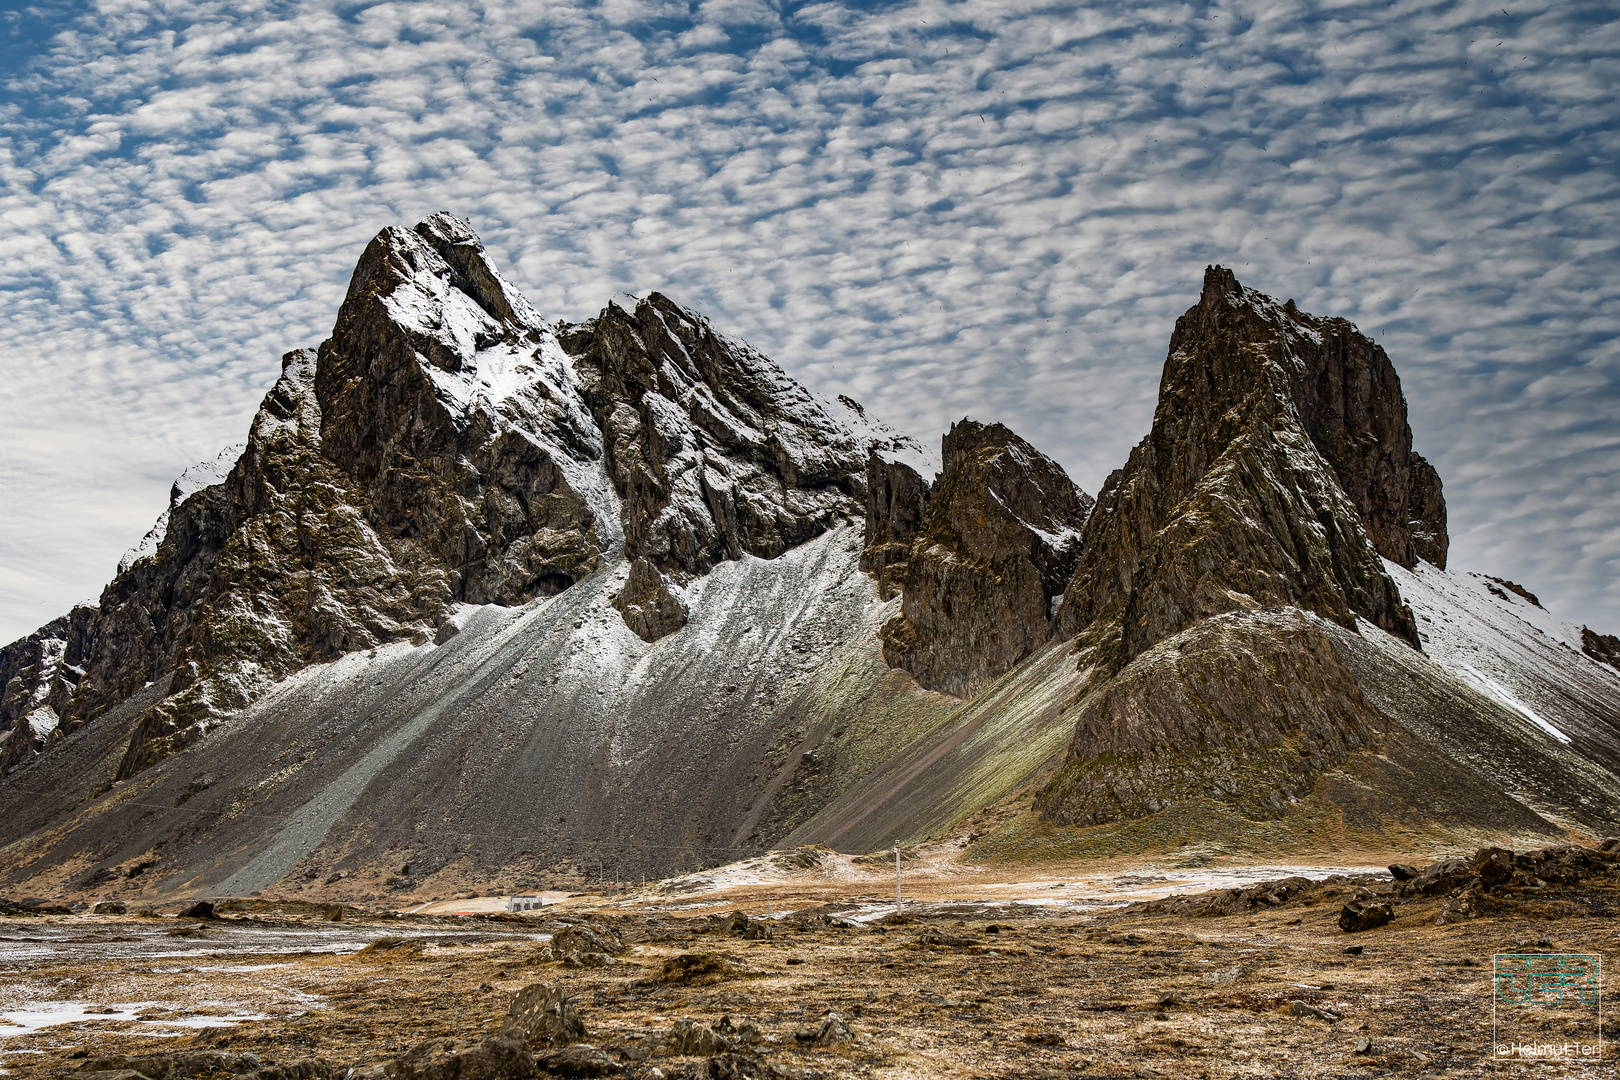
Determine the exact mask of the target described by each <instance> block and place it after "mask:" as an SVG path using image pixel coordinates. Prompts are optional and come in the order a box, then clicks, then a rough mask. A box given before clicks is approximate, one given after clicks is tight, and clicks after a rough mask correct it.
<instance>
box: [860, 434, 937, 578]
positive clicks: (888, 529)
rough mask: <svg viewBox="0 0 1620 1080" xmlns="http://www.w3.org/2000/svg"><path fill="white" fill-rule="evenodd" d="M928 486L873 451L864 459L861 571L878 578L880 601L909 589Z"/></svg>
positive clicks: (915, 474)
mask: <svg viewBox="0 0 1620 1080" xmlns="http://www.w3.org/2000/svg"><path fill="white" fill-rule="evenodd" d="M928 488H929V481H928V480H925V479H924V478H923V477H922V475H921V474H920V473H918V472H917V470H916V469H914V468H912V467H911V466H910V465H908V464H906V463H905V462H904V461H898V460H895V459H894V457H893V456H892V455H888V454H884V453H881V452H879V451H877V450H873V451H872V452H871V453H870V454H868V455H867V458H866V535H865V544H864V546H863V549H862V552H861V569H862V570H865V571H867V572H868V573H870V574H872V575H873V576H874V577H876V578H877V583H878V597H879V598H880V599H883V600H888V599H891V598H892V597H895V596H898V595H899V594H900V591H901V590H902V589H904V588H905V585H906V581H907V579H908V576H909V573H910V571H909V567H910V563H911V545H912V543H913V541H915V540H916V539H917V534H918V533H919V532H921V531H922V524H923V519H924V518H925V517H926V516H927V514H928Z"/></svg>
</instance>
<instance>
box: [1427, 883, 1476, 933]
mask: <svg viewBox="0 0 1620 1080" xmlns="http://www.w3.org/2000/svg"><path fill="white" fill-rule="evenodd" d="M1482 901H1483V897H1481V896H1480V895H1479V893H1477V892H1475V891H1474V890H1473V889H1464V890H1463V891H1462V892H1460V893H1458V894H1457V895H1456V896H1453V897H1450V898H1448V899H1447V900H1446V902H1445V904H1444V905H1442V906H1441V908H1440V913H1439V914H1438V915H1436V916H1435V917H1434V925H1436V926H1445V925H1447V924H1448V923H1458V922H1466V921H1467V920H1469V919H1477V918H1478V917H1479V916H1480V915H1481V914H1483V911H1482Z"/></svg>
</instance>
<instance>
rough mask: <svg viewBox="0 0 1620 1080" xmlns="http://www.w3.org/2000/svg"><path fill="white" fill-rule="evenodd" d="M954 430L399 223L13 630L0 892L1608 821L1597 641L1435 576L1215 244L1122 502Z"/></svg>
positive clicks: (1314, 328)
mask: <svg viewBox="0 0 1620 1080" xmlns="http://www.w3.org/2000/svg"><path fill="white" fill-rule="evenodd" d="M941 450H942V452H941V453H940V454H937V455H936V454H934V453H933V452H931V451H930V450H928V449H926V448H924V447H923V446H921V445H919V444H918V443H917V442H915V441H914V440H912V439H910V438H909V437H907V436H904V435H902V434H899V433H897V432H894V431H892V430H890V429H888V428H886V427H884V426H883V425H882V424H880V423H878V422H876V421H875V420H873V419H872V418H870V417H868V416H867V415H866V414H865V412H864V410H863V409H862V408H861V407H860V406H859V405H858V404H856V403H854V402H851V401H848V400H847V399H840V400H838V401H826V400H822V399H820V398H818V397H817V396H816V395H814V394H812V393H810V392H809V391H808V390H806V389H805V388H804V387H802V386H800V385H798V384H797V383H795V382H794V381H793V380H792V379H790V378H789V377H787V375H786V374H785V373H783V371H782V370H781V369H780V368H779V367H778V366H777V365H776V364H774V363H773V362H772V361H771V360H769V359H768V358H766V357H764V356H762V355H760V354H759V353H758V352H757V351H755V350H753V349H751V348H750V347H748V346H747V345H745V344H743V343H740V342H736V341H732V340H730V339H727V338H726V337H724V336H723V335H721V334H720V333H718V332H717V331H715V329H714V328H713V327H712V326H710V325H709V323H708V322H707V321H706V320H704V319H703V318H702V317H701V316H699V315H697V314H695V313H693V312H691V311H688V310H686V309H684V308H682V307H680V306H679V305H678V304H676V303H674V302H673V301H671V300H669V299H668V298H667V297H664V296H661V295H659V294H657V293H654V294H651V295H649V296H648V297H647V298H645V299H644V300H641V301H639V302H638V303H636V304H635V305H634V306H633V308H629V309H627V308H624V307H620V306H618V305H617V304H609V305H608V306H607V307H606V308H605V309H604V310H603V311H602V312H601V314H600V315H598V316H597V317H596V318H595V319H592V320H590V321H588V322H586V323H582V324H550V323H547V322H545V321H544V320H543V318H542V317H541V316H540V315H539V314H538V313H537V312H535V311H534V310H533V308H532V307H530V305H529V304H528V303H527V302H526V301H524V300H523V298H522V297H521V296H519V295H518V293H517V292H516V290H515V289H513V288H512V286H511V285H510V284H509V283H508V282H506V281H505V280H504V279H503V278H502V277H501V275H500V273H499V272H498V271H497V269H496V268H495V267H494V266H493V265H492V263H491V262H490V260H489V258H488V255H487V254H486V252H485V251H484V249H483V246H482V244H481V243H480V242H479V241H478V238H477V237H476V236H475V235H474V234H473V231H472V229H471V227H470V226H469V225H468V223H466V222H464V221H461V220H459V219H456V218H453V217H451V216H449V215H445V214H439V215H435V216H434V217H431V218H429V219H428V220H426V221H424V222H422V223H420V224H419V225H417V226H416V227H415V228H414V229H409V230H407V229H401V228H389V229H385V230H383V232H381V233H379V234H378V236H377V237H376V239H375V240H373V241H372V243H371V244H370V245H369V246H368V247H367V249H366V251H365V252H364V253H363V254H362V256H361V258H360V261H359V264H358V266H357V267H356V271H355V274H354V278H353V280H352V282H351V285H350V288H349V291H348V294H347V296H346V297H345V299H344V302H343V304H342V306H341V308H340V310H339V312H338V315H337V319H336V322H335V325H334V328H333V332H332V335H331V337H330V338H329V339H328V340H326V341H325V342H323V343H322V344H321V345H320V347H319V348H318V349H303V350H297V351H294V352H291V353H288V354H287V356H286V357H285V358H284V360H283V366H282V371H281V375H280V378H279V380H278V381H277V383H276V385H275V387H274V388H273V389H272V390H271V391H270V393H269V394H267V395H266V397H265V400H264V403H263V405H262V407H261V408H260V410H259V412H258V414H257V415H256V416H255V417H254V419H253V422H252V425H251V427H250V430H249V433H248V438H247V440H246V442H245V444H244V445H243V446H242V447H241V448H240V449H239V452H227V454H225V455H222V456H221V458H220V459H219V460H218V461H217V462H214V463H211V464H205V466H202V467H199V468H198V469H195V470H188V473H187V475H186V476H185V477H183V478H182V480H181V481H179V482H177V483H176V486H175V488H174V491H173V493H172V497H171V500H170V506H169V508H168V509H167V510H166V511H165V512H164V516H163V517H162V518H160V519H159V524H158V526H157V527H155V528H154V530H153V531H152V533H150V534H148V537H147V538H146V540H144V541H143V543H142V546H141V547H140V548H138V549H136V551H134V552H132V553H131V557H128V558H127V559H126V560H125V561H124V562H123V563H121V565H120V570H119V573H118V575H117V576H116V577H115V578H114V580H113V581H112V582H111V583H110V584H109V585H108V586H107V588H106V590H105V591H104V592H103V594H102V596H101V598H100V600H99V602H98V603H97V604H94V605H82V606H80V607H78V608H75V609H74V611H73V612H71V613H70V614H68V615H66V616H63V617H62V618H61V619H58V620H56V621H55V622H53V623H51V624H49V625H48V626H46V627H44V628H42V629H41V630H40V631H39V632H37V633H36V634H34V635H31V636H30V637H28V638H25V639H23V640H22V641H19V642H16V643H14V644H12V645H10V646H7V647H6V648H5V649H4V650H0V681H3V682H4V685H5V693H4V697H3V698H0V765H3V766H4V767H6V768H7V772H6V773H5V775H4V778H3V779H0V822H3V824H0V844H3V845H5V846H4V851H5V853H6V858H5V860H4V864H3V866H4V869H3V871H0V884H12V885H16V884H20V883H23V882H27V883H29V884H28V887H29V888H30V889H32V890H34V891H40V890H43V889H47V888H56V889H59V890H64V891H72V890H75V889H87V888H98V889H101V890H103V891H105V890H106V889H109V888H114V885H113V884H112V883H113V882H118V883H120V884H118V885H117V888H118V889H123V890H125V891H131V890H136V889H140V888H145V889H148V890H150V891H154V892H165V893H187V894H219V895H226V894H242V893H248V892H253V891H257V890H263V889H268V888H277V889H283V890H298V889H303V890H305V891H309V892H313V893H319V892H320V891H322V890H326V891H329V892H330V891H344V892H346V893H348V894H351V895H353V894H357V891H364V890H371V891H372V892H373V893H374V894H378V895H381V894H383V893H386V892H388V891H390V890H393V891H400V890H416V889H429V890H431V889H440V890H441V891H442V890H443V889H445V888H450V887H452V885H453V884H454V883H456V882H478V883H480V884H483V885H500V884H503V883H504V884H509V885H510V886H511V887H514V888H521V887H531V886H533V885H534V884H537V883H540V882H543V881H546V880H551V879H557V880H577V879H578V878H579V877H581V876H589V875H591V874H595V873H600V872H603V871H605V870H606V869H607V868H608V867H609V866H617V867H619V868H620V869H621V870H623V871H632V870H633V871H636V872H653V873H657V872H664V871H670V870H676V869H685V868H692V867H695V866H699V865H706V864H711V863H714V862H719V861H725V860H728V859H731V858H734V857H737V856H739V855H741V854H746V853H749V852H754V851H758V850H760V849H761V848H763V847H766V846H770V845H777V844H783V843H789V842H811V841H820V842H828V843H835V844H838V845H840V846H844V847H853V848H866V849H871V848H876V847H879V846H882V845H884V844H889V843H893V842H895V841H897V840H913V839H918V838H921V837H924V836H927V835H932V834H935V833H938V832H941V831H943V830H949V829H951V828H954V827H956V826H957V825H958V824H960V823H961V822H962V821H964V820H965V819H966V818H967V817H969V816H970V815H972V814H974V813H976V812H977V811H979V810H981V809H982V808H984V807H986V806H989V805H991V804H993V803H996V802H998V801H999V800H1002V799H1004V798H1006V797H1008V796H1009V795H1011V794H1012V793H1013V792H1016V791H1019V790H1025V789H1027V788H1028V787H1029V785H1030V784H1031V783H1032V782H1034V781H1037V780H1039V784H1040V787H1041V791H1040V794H1039V797H1038V798H1037V799H1036V800H1035V802H1034V804H1033V805H1034V809H1035V811H1036V812H1037V813H1038V814H1040V815H1041V816H1043V817H1044V819H1045V822H1044V824H1043V825H1042V826H1041V828H1042V829H1044V830H1047V832H1042V833H1041V835H1048V834H1049V833H1050V830H1053V829H1055V830H1058V831H1059V832H1062V831H1063V830H1069V832H1068V833H1063V835H1070V834H1071V833H1074V831H1075V830H1084V829H1087V828H1105V829H1106V828H1111V827H1113V826H1114V825H1117V824H1118V823H1121V822H1129V821H1133V820H1140V819H1143V818H1145V817H1153V816H1154V815H1181V818H1178V819H1177V820H1182V819H1185V818H1186V816H1187V815H1188V814H1193V815H1194V816H1195V817H1196V816H1198V815H1203V817H1201V818H1199V820H1205V819H1208V820H1211V821H1213V820H1217V819H1218V820H1223V821H1233V820H1242V821H1247V822H1261V823H1266V822H1282V823H1283V824H1284V825H1288V823H1290V822H1298V821H1303V820H1306V818H1308V817H1310V815H1311V814H1315V815H1317V817H1320V816H1321V815H1322V814H1329V815H1330V816H1331V815H1338V819H1340V820H1342V821H1343V822H1345V823H1346V824H1345V826H1344V827H1345V828H1350V829H1352V830H1360V831H1361V832H1364V833H1367V834H1375V833H1378V832H1379V831H1380V830H1383V829H1393V828H1397V827H1398V828H1400V829H1403V830H1409V829H1411V828H1421V829H1425V830H1428V831H1427V833H1425V835H1428V836H1429V837H1430V838H1431V839H1435V840H1436V841H1437V842H1439V841H1443V840H1444V839H1445V838H1446V837H1461V836H1475V835H1485V834H1492V835H1498V834H1500V835H1506V834H1537V835H1547V834H1552V833H1556V832H1558V831H1559V830H1562V829H1580V830H1588V831H1590V830H1600V829H1606V828H1609V827H1611V825H1612V823H1613V822H1614V819H1615V816H1616V811H1615V810H1614V809H1613V808H1614V807H1615V806H1620V780H1617V779H1616V776H1617V773H1620V757H1617V748H1620V672H1617V671H1616V670H1615V668H1614V667H1613V666H1611V665H1610V664H1608V663H1605V662H1603V658H1604V657H1605V656H1606V655H1608V654H1607V653H1606V652H1605V649H1607V648H1608V646H1607V644H1606V643H1607V642H1608V641H1611V640H1612V639H1606V638H1603V637H1602V636H1601V635H1595V634H1593V633H1592V632H1591V631H1589V630H1586V629H1585V628H1576V627H1572V626H1568V625H1567V624H1562V623H1558V622H1557V620H1555V619H1554V618H1553V617H1552V616H1551V615H1549V614H1547V613H1546V612H1544V611H1542V610H1541V609H1540V607H1539V605H1537V604H1536V603H1535V602H1534V600H1533V598H1532V597H1530V596H1529V595H1528V594H1527V593H1526V592H1525V591H1524V590H1523V589H1520V588H1518V587H1517V586H1513V585H1511V584H1509V583H1505V582H1496V581H1494V580H1489V579H1483V578H1477V577H1471V576H1468V575H1459V574H1456V573H1454V572H1450V571H1446V570H1443V569H1440V567H1441V566H1442V565H1443V564H1444V561H1445V556H1446V536H1445V506H1444V500H1443V497H1442V495H1441V491H1440V483H1439V478H1438V477H1437V476H1435V475H1434V471H1433V469H1432V468H1430V467H1429V466H1428V465H1427V463H1426V462H1424V461H1423V460H1422V458H1420V457H1418V456H1417V455H1416V454H1413V453H1412V452H1411V433H1410V430H1409V429H1408V427H1407V425H1406V412H1405V403H1404V401H1403V400H1402V398H1401V394H1400V384H1399V380H1398V378H1397V377H1396V375H1395V371H1394V368H1393V366H1392V365H1391V364H1390V363H1389V360H1388V358H1387V357H1385V356H1384V355H1383V352H1382V350H1380V349H1378V348H1377V346H1376V345H1375V344H1373V343H1372V342H1371V341H1369V340H1368V339H1367V338H1365V337H1364V336H1362V335H1360V334H1359V332H1357V331H1356V330H1355V328H1354V327H1352V326H1350V325H1349V324H1348V323H1344V322H1343V321H1342V320H1333V319H1316V318H1314V317H1313V316H1310V315H1306V314H1304V313H1302V312H1299V311H1297V310H1296V309H1294V307H1293V306H1292V304H1291V303H1290V304H1278V303H1277V302H1276V301H1274V300H1271V299H1270V298H1268V297H1264V296H1261V295H1260V294H1258V293H1255V292H1253V291H1252V290H1247V289H1244V288H1242V286H1241V285H1239V284H1238V283H1237V282H1236V280H1235V278H1233V277H1232V275H1231V274H1230V273H1229V272H1226V271H1222V270H1219V269H1212V270H1211V271H1210V273H1209V274H1208V275H1207V276H1206V281H1205V289H1204V295H1203V297H1202V298H1201V299H1200V301H1199V304H1198V305H1195V307H1194V308H1193V309H1192V310H1191V311H1189V312H1188V314H1187V315H1186V316H1184V317H1183V318H1182V320H1181V321H1180V322H1179V323H1178V324H1177V328H1176V333H1175V336H1174V338H1173V339H1172V345H1171V353H1170V358H1169V360H1168V361H1167V365H1166V373H1165V378H1164V381H1163V384H1162V387H1161V401H1160V406H1159V409H1158V411H1157V413H1156V415H1155V419H1154V426H1153V431H1152V433H1150V435H1149V436H1148V437H1147V439H1145V440H1144V441H1143V443H1142V444H1141V445H1140V446H1139V447H1138V448H1137V449H1136V451H1134V452H1133V453H1132V455H1131V459H1130V461H1129V462H1128V463H1127V464H1126V466H1125V467H1124V468H1123V469H1121V470H1120V471H1119V472H1117V473H1116V474H1115V475H1114V476H1113V477H1111V478H1110V479H1109V481H1108V484H1107V485H1106V486H1105V488H1104V491H1103V492H1102V493H1101V495H1100V496H1099V497H1098V499H1097V500H1096V501H1095V502H1094V501H1093V500H1092V498H1091V497H1090V496H1089V495H1087V494H1086V493H1084V492H1082V491H1080V490H1079V489H1078V488H1076V487H1075V486H1074V484H1073V483H1072V482H1071V481H1070V480H1069V479H1068V477H1067V476H1065V475H1064V473H1063V470H1062V469H1061V467H1059V466H1058V465H1057V464H1056V463H1055V462H1053V461H1051V459H1049V458H1047V457H1046V456H1045V455H1043V454H1041V453H1040V452H1039V451H1038V450H1037V449H1036V448H1034V447H1032V446H1030V445H1029V444H1028V443H1026V442H1025V441H1024V440H1022V439H1020V438H1018V437H1017V436H1016V435H1015V434H1014V433H1012V432H1010V431H1008V430H1007V429H1006V428H1004V427H1002V426H1000V425H996V424H985V423H979V422H976V421H967V420H964V421H963V422H962V423H960V424H957V425H954V426H953V427H952V430H951V431H950V432H949V433H948V434H947V435H946V436H945V437H944V439H943V440H942V446H941ZM227 459H228V460H227ZM1594 643H1595V644H1594ZM1612 651H1613V652H1615V653H1620V643H1616V644H1615V646H1614V648H1613V650H1612ZM1059 765H1061V767H1060V768H1057V769H1056V771H1055V772H1052V769H1053V768H1054V767H1056V766H1059ZM1022 805H1024V806H1029V805H1030V804H1029V803H1028V801H1027V800H1026V802H1025V803H1024V804H1022ZM1210 815H1214V816H1213V817H1211V816H1210ZM1222 815H1225V816H1224V817H1222ZM1233 815H1236V816H1235V817H1234V816H1233ZM1310 820H1316V818H1310ZM1267 827H1270V826H1267ZM1290 827H1292V826H1290ZM1074 834H1075V835H1078V834H1077V833H1074ZM1052 835H1056V834H1052ZM407 866H408V867H409V868H410V869H409V872H408V873H407V872H404V871H402V870H401V869H400V868H401V867H407ZM137 867H141V868H143V870H142V871H141V872H140V873H139V874H138V876H133V877H132V876H131V873H132V872H133V871H135V868H137Z"/></svg>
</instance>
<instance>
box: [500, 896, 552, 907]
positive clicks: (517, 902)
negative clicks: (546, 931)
mask: <svg viewBox="0 0 1620 1080" xmlns="http://www.w3.org/2000/svg"><path fill="white" fill-rule="evenodd" d="M545 906H546V902H545V899H544V898H542V897H539V896H509V897H507V898H506V910H507V911H535V910H537V909H539V908H543V907H545Z"/></svg>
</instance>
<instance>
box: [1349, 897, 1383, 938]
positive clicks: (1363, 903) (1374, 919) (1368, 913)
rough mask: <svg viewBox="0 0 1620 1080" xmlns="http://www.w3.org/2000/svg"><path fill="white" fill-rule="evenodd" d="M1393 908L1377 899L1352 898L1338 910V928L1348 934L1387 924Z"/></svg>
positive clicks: (1374, 928)
mask: <svg viewBox="0 0 1620 1080" xmlns="http://www.w3.org/2000/svg"><path fill="white" fill-rule="evenodd" d="M1394 918H1395V909H1394V908H1392V907H1390V906H1389V905H1388V904H1386V903H1383V902H1381V901H1377V900H1352V901H1350V902H1349V903H1348V904H1346V905H1344V908H1343V910H1341V911H1340V912H1339V929H1340V930H1343V931H1345V932H1346V933H1350V934H1359V933H1361V932H1362V931H1364V930H1376V929H1378V928H1379V927H1380V926H1387V925H1389V923H1390V921H1391V920H1393V919H1394Z"/></svg>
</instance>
